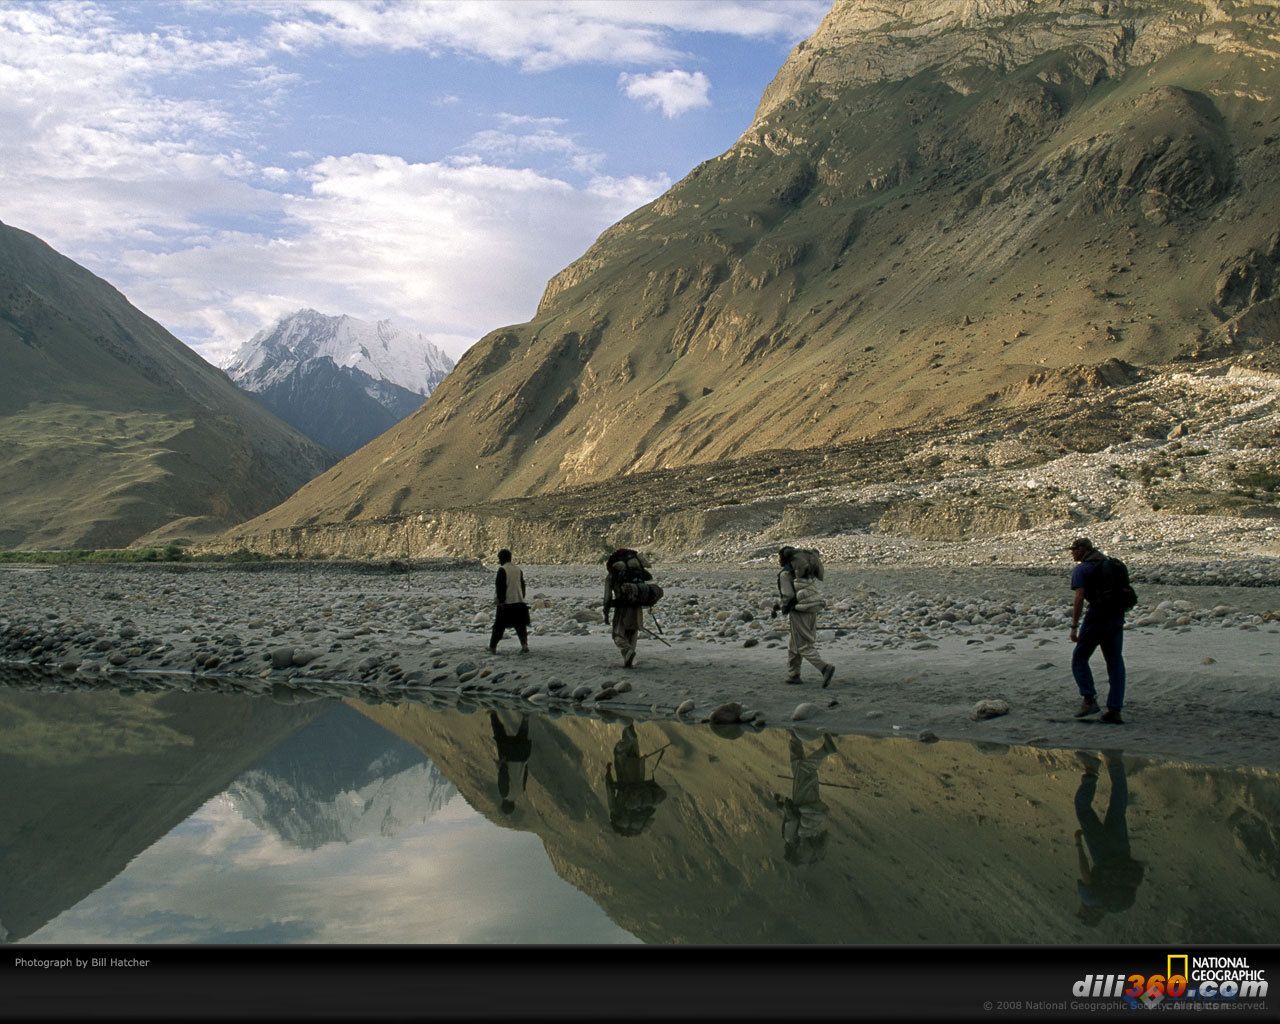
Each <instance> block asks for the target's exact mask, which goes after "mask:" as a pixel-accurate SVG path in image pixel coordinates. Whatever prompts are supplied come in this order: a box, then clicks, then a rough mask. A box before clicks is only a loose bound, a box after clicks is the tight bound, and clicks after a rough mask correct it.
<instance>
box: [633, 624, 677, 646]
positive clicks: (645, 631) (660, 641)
mask: <svg viewBox="0 0 1280 1024" xmlns="http://www.w3.org/2000/svg"><path fill="white" fill-rule="evenodd" d="M640 630H641V632H644V633H648V634H649V635H650V636H651V637H653V638H654V639H655V640H657V641H658V643H660V644H666V646H667V647H670V646H671V645H670V644H668V643H667V642H666V641H665V640H663V639H662V637H660V636H658V634H657V633H654V632H653V631H652V630H650V629H649V628H648V627H647V626H641V627H640Z"/></svg>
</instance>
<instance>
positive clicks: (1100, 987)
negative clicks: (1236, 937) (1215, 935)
mask: <svg viewBox="0 0 1280 1024" xmlns="http://www.w3.org/2000/svg"><path fill="white" fill-rule="evenodd" d="M1266 975H1267V972H1266V971H1265V970H1263V969H1261V968H1255V967H1252V966H1251V965H1250V964H1249V958H1248V957H1246V956H1191V955H1190V954H1188V953H1170V954H1168V955H1167V956H1166V959H1165V972H1164V973H1163V974H1145V973H1144V974H1139V973H1124V974H1120V973H1116V972H1109V973H1100V974H1086V975H1085V976H1084V977H1083V978H1081V979H1080V980H1079V981H1077V982H1076V983H1075V984H1074V985H1073V986H1072V987H1071V994H1072V995H1073V996H1075V997H1076V998H1078V999H1115V998H1119V999H1123V1000H1124V1001H1125V1002H1126V1003H1128V1004H1129V1005H1130V1006H1132V1007H1137V1006H1139V1005H1141V1006H1145V1007H1146V1008H1147V1009H1154V1008H1155V1007H1156V1006H1158V1005H1160V1004H1161V1003H1163V1002H1164V1001H1165V1000H1178V1001H1181V1002H1184V1003H1185V1002H1187V1001H1197V1000H1212V1001H1214V1002H1215V1003H1220V1002H1221V1001H1234V1000H1240V999H1254V1000H1256V999H1265V998H1266V996H1267V988H1268V986H1267V977H1266Z"/></svg>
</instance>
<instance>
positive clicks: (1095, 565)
mask: <svg viewBox="0 0 1280 1024" xmlns="http://www.w3.org/2000/svg"><path fill="white" fill-rule="evenodd" d="M1071 557H1072V558H1074V559H1075V560H1076V562H1078V563H1079V564H1078V565H1076V567H1075V568H1074V569H1072V570H1071V589H1072V590H1074V591H1075V603H1074V604H1073V605H1072V607H1071V642H1072V643H1074V644H1075V645H1076V648H1075V650H1074V651H1073V652H1072V654H1071V674H1072V675H1073V676H1075V680H1076V686H1077V687H1078V688H1079V690H1080V710H1078V711H1077V712H1076V718H1084V717H1085V716H1086V715H1092V714H1095V713H1096V712H1097V711H1098V691H1097V689H1096V688H1095V687H1094V683H1093V670H1092V669H1090V668H1089V659H1090V658H1091V657H1092V656H1093V652H1094V651H1096V650H1097V649H1098V648H1099V647H1101V648H1102V658H1103V660H1104V661H1105V662H1106V663H1107V682H1108V684H1109V685H1108V689H1107V710H1106V711H1104V712H1103V713H1102V721H1104V722H1110V723H1111V724H1112V725H1123V724H1124V719H1122V718H1121V717H1120V709H1121V708H1122V707H1123V706H1124V679H1125V672H1124V613H1125V609H1126V608H1127V607H1132V605H1129V604H1126V603H1125V602H1124V600H1123V597H1122V595H1121V594H1120V592H1119V591H1120V589H1121V585H1122V584H1123V587H1124V588H1128V581H1129V572H1128V570H1127V569H1126V568H1124V565H1123V563H1120V562H1117V561H1116V560H1115V559H1111V558H1107V557H1106V556H1105V555H1104V554H1103V553H1102V552H1101V551H1099V550H1098V549H1097V548H1095V547H1094V546H1093V541H1091V540H1090V539H1089V538H1088V537H1077V538H1076V539H1075V540H1074V541H1072V542H1071ZM1117 567H1118V568H1117ZM1120 577H1123V579H1121V578H1120ZM1129 592H1130V593H1132V590H1130V591H1129ZM1135 600H1136V598H1135ZM1086 601H1088V602H1089V610H1088V611H1087V612H1085V616H1084V625H1083V626H1082V627H1080V628H1079V629H1077V627H1078V626H1079V623H1080V612H1081V610H1082V609H1083V608H1084V604H1085V602H1086Z"/></svg>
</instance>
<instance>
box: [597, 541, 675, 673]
mask: <svg viewBox="0 0 1280 1024" xmlns="http://www.w3.org/2000/svg"><path fill="white" fill-rule="evenodd" d="M605 568H606V576H605V581H604V621H605V624H606V625H607V624H608V622H609V614H610V612H612V613H613V642H614V643H615V644H616V645H617V647H618V650H619V651H621V652H622V667H623V668H630V667H631V663H632V662H634V661H635V659H636V639H637V638H638V637H639V636H640V630H642V629H643V628H644V609H645V608H652V607H653V606H654V605H655V604H657V603H658V600H659V599H660V598H661V597H662V588H661V587H660V586H658V585H657V584H656V583H653V582H651V581H652V580H653V576H651V575H650V573H649V570H648V568H647V567H646V564H645V560H644V559H643V558H642V557H641V555H640V553H639V552H638V551H633V550H631V549H630V548H619V549H618V550H617V551H615V552H614V553H613V554H611V555H610V556H609V557H608V558H606V559H605Z"/></svg>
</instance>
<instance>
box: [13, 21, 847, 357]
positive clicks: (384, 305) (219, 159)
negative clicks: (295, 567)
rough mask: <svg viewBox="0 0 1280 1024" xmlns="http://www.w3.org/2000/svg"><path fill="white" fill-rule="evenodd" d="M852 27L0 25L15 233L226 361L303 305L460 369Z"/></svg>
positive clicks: (751, 23)
mask: <svg viewBox="0 0 1280 1024" xmlns="http://www.w3.org/2000/svg"><path fill="white" fill-rule="evenodd" d="M828 6H829V4H828V3H827V0H581V2H569V0H438V2H431V0H413V2H405V3H399V2H382V0H377V2H355V0H320V2H304V0H290V2H272V0H259V2H253V3H235V2H217V3H215V2H203V0H195V2H190V3H184V4H177V3H161V2H137V3H120V2H116V3H82V2H70V3H52V4H47V3H12V2H10V3H2V2H0V220H3V221H4V222H5V223H6V224H9V225H11V226H13V227H17V228H21V229H23V230H26V231H30V232H32V233H34V234H36V235H38V236H39V237H41V238H43V239H44V240H45V241H47V242H49V243H50V244H51V245H53V246H54V248H56V249H58V250H59V251H60V252H63V253H64V254H66V255H67V256H69V257H71V258H72V259H74V260H76V261H77V262H80V263H82V264H84V265H85V266H87V267H89V268H90V269H91V270H93V271H94V272H95V273H98V274H100V275H101V276H103V277H105V278H106V279H107V280H108V281H110V282H111V283H112V284H114V285H116V286H117V287H119V288H120V289H121V290H122V291H124V292H125V294H126V295H128V297H129V298H130V300H131V301H133V302H134V304H135V305H137V306H138V307H140V308H141V309H142V310H143V311H144V312H146V313H148V314H149V315H151V316H153V317H155V318H156V319H157V320H159V321H160V322H161V323H163V324H164V325H165V326H166V327H168V328H169V329H170V330H171V331H173V332H174V333H175V334H176V335H177V336H178V337H179V338H181V339H183V340H184V341H186V342H188V343H189V344H191V345H192V346H193V347H195V348H196V349H197V351H200V352H201V353H202V354H203V355H204V356H205V357H206V358H208V359H210V360H211V361H213V362H217V363H222V362H225V361H226V358H227V357H228V356H229V354H230V353H231V351H232V350H233V349H234V348H235V347H236V346H237V345H239V344H240V343H242V342H243V341H245V340H247V339H248V338H249V337H250V336H251V335H252V334H253V333H254V332H256V331H257V330H260V329H262V328H264V327H266V326H268V325H269V324H270V323H271V322H272V321H273V320H274V319H275V318H277V317H279V316H281V315H284V314H286V313H289V312H292V311H293V310H295V309H298V308H300V307H303V306H310V307H313V308H315V309H319V310H321V311H322V312H326V313H347V314H350V315H352V316H356V317H358V318H361V319H375V318H382V317H391V318H393V319H396V320H398V321H400V322H402V323H404V324H406V325H408V326H412V327H415V328H418V329H421V330H423V331H425V332H426V333H427V334H428V336H430V337H431V338H432V339H433V340H436V341H437V342H438V343H440V344H441V345H442V347H444V348H445V349H446V351H448V352H449V353H450V354H451V355H453V356H455V357H456V356H458V355H460V354H461V352H462V351H464V350H465V349H466V347H467V346H468V345H470V344H471V343H472V342H474V341H475V340H477V339H478V338H479V337H480V336H481V335H483V334H485V333H487V332H488V331H489V330H492V329H493V328H495V327H500V326H503V325H505V324H509V323H514V322H520V321H523V320H526V319H528V318H529V317H530V316H532V314H533V311H534V307H535V305H536V303H537V300H538V297H539V296H540V295H541V292H542V288H543V286H544V285H545V283H546V281H547V279H548V278H550V277H551V276H552V275H553V274H555V273H556V272H557V271H558V270H560V269H561V268H562V267H563V266H565V265H566V264H567V263H569V262H571V261H572V260H573V259H575V258H576V257H577V256H579V255H580V254H581V253H582V252H583V250H584V249H585V248H586V247H587V246H588V245H589V244H590V243H591V241H592V240H593V239H594V238H595V236H596V235H598V234H599V233H600V231H602V230H603V229H604V228H606V227H607V226H608V225H609V224H611V223H613V222H614V221H616V220H618V219H619V218H621V217H622V216H625V215H626V214H627V213H628V212H630V211H631V210H633V209H634V208H636V207H637V206H639V205H641V204H643V203H645V202H648V201H649V200H651V199H653V198H654V197H656V196H657V195H659V194H661V193H662V192H663V191H665V190H666V188H667V187H669V186H670V185H671V184H672V183H673V182H675V181H677V180H679V179H680V178H681V177H683V176H684V175H685V174H686V173H687V172H688V171H689V170H690V169H692V168H693V167H694V166H695V165H696V164H697V163H698V162H700V161H702V160H705V159H708V158H709V157H713V156H716V155H718V154H719V153H722V152H723V151H724V150H725V149H727V148H728V147H729V146H730V145H732V143H733V142H734V141H735V139H736V138H737V137H738V136H739V135H740V134H741V132H742V131H743V130H744V129H745V128H746V127H747V125H748V124H749V123H750V120H751V116H752V113H753V112H754V110H755V106H756V104H757V102H758V101H759V98H760V94H761V92H762V91H763V89H764V87H765V85H766V84H767V83H768V82H769V80H770V79H771V78H772V77H773V75H774V74H775V73H776V71H777V69H778V67H779V66H780V65H781V64H782V62H783V61H784V60H785V58H786V55H787V53H788V52H789V50H790V48H791V47H792V46H793V45H794V44H795V43H796V42H798V41H799V40H800V39H803V38H805V37H806V36H808V35H809V34H810V33H811V32H812V31H813V29H814V28H816V26H817V24H818V21H819V20H820V19H821V17H822V16H823V15H824V14H825V12H826V9H827V8H828Z"/></svg>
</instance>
